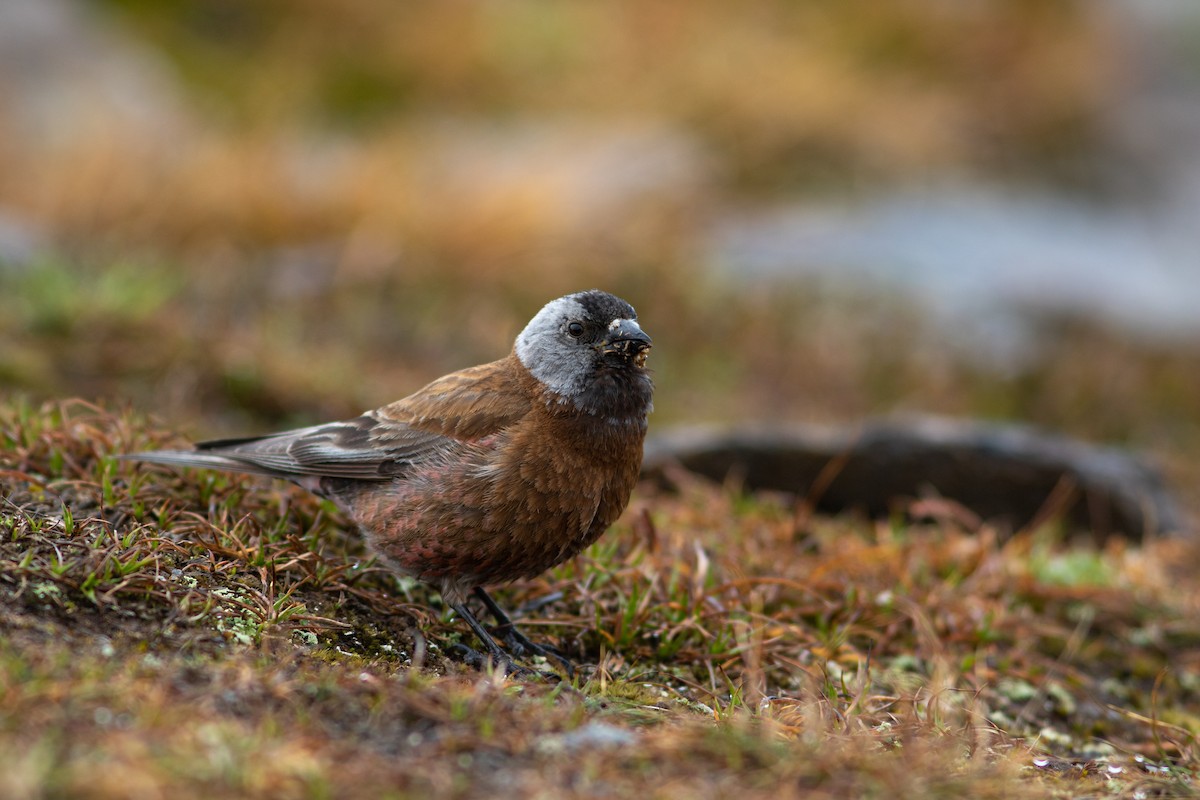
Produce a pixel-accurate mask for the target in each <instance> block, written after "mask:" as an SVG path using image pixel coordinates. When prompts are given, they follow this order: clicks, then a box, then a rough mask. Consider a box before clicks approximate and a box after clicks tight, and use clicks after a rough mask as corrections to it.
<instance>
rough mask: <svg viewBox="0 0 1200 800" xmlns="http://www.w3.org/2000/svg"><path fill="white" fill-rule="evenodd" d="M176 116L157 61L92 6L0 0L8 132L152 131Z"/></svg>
mask: <svg viewBox="0 0 1200 800" xmlns="http://www.w3.org/2000/svg"><path fill="white" fill-rule="evenodd" d="M184 120H185V112H184V110H183V105H182V103H181V102H180V101H179V98H178V95H177V92H176V89H175V86H174V84H173V81H172V80H171V76H170V73H169V70H168V69H167V67H166V65H165V64H164V63H163V62H162V60H161V59H159V58H157V57H156V56H155V55H154V53H153V52H152V51H150V50H148V49H147V48H145V47H144V46H142V45H140V44H139V43H138V42H137V41H136V40H135V39H134V38H133V37H131V36H125V35H123V34H122V33H121V32H120V31H119V30H118V29H117V28H116V27H114V26H113V25H111V24H109V23H108V20H106V19H105V18H104V17H103V16H102V15H101V14H99V13H98V12H97V11H96V9H95V8H93V7H92V6H89V5H88V4H85V3H81V2H73V0H36V2H30V0H0V121H2V122H3V123H4V127H5V128H6V129H7V130H6V134H7V135H8V136H10V137H13V136H15V137H17V138H18V139H20V140H21V142H22V143H35V144H49V145H53V144H56V143H58V142H60V141H63V140H67V139H71V138H73V137H78V136H86V135H91V134H93V133H94V132H96V131H104V132H109V131H113V130H120V131H123V132H126V133H133V132H140V133H143V134H146V135H151V136H155V137H159V136H164V135H166V134H169V133H171V132H172V131H175V130H177V129H178V128H179V126H180V125H181V124H183V122H184ZM10 144H11V142H10Z"/></svg>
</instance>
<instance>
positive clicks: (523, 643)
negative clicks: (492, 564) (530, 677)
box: [474, 586, 575, 677]
mask: <svg viewBox="0 0 1200 800" xmlns="http://www.w3.org/2000/svg"><path fill="white" fill-rule="evenodd" d="M474 593H475V596H476V597H478V598H479V600H480V602H482V603H483V605H484V608H486V609H487V610H488V613H489V614H491V615H492V619H494V620H496V631H497V632H498V633H499V634H500V638H501V639H502V640H503V641H504V643H505V644H506V645H508V649H509V650H511V651H512V652H513V655H516V656H518V657H520V656H522V655H524V654H526V653H533V654H534V655H539V656H541V657H543V658H545V659H546V660H550V659H554V660H555V661H557V662H558V663H559V664H561V665H562V667H563V669H564V670H566V673H567V675H568V676H569V677H574V676H575V667H574V665H572V664H571V661H570V660H569V659H568V658H567V657H566V656H564V655H563V654H562V653H560V652H558V651H557V650H555V649H554V648H553V647H547V646H546V645H541V644H537V643H536V642H532V641H530V640H529V638H528V637H526V636H525V634H523V633H521V631H520V629H518V628H517V626H516V625H515V624H514V623H513V621H512V620H511V619H510V618H509V616H508V614H505V613H504V609H502V608H500V606H499V605H497V604H496V601H495V600H493V599H492V597H491V595H489V594H488V593H487V592H485V591H484V590H483V587H482V586H476V587H475V592H474ZM476 624H478V623H476Z"/></svg>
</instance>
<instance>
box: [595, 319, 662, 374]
mask: <svg viewBox="0 0 1200 800" xmlns="http://www.w3.org/2000/svg"><path fill="white" fill-rule="evenodd" d="M650 344H651V343H650V337H649V336H647V335H646V332H645V331H643V330H642V329H641V327H640V326H639V325H638V324H637V322H636V321H635V320H632V319H622V320H618V321H617V325H616V326H615V327H613V328H610V329H609V331H608V334H607V335H606V336H605V337H604V339H603V340H602V341H601V342H600V350H601V352H603V353H605V354H608V353H617V354H619V355H621V356H623V357H625V358H628V359H632V360H633V362H634V363H635V364H637V365H638V366H639V367H640V366H643V365H644V364H645V363H646V355H647V353H648V351H649V350H650Z"/></svg>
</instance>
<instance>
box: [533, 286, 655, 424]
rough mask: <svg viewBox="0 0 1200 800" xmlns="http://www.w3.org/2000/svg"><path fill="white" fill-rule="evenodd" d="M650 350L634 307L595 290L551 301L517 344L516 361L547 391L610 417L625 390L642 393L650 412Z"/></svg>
mask: <svg viewBox="0 0 1200 800" xmlns="http://www.w3.org/2000/svg"><path fill="white" fill-rule="evenodd" d="M649 351H650V337H649V336H647V335H646V333H645V332H644V331H643V330H642V329H641V326H639V325H638V321H637V312H636V311H634V310H633V306H631V305H629V303H626V302H625V301H624V300H622V299H621V298H619V297H615V296H613V295H611V294H609V293H607V292H602V291H599V290H597V289H593V290H591V291H587V292H578V293H576V294H569V295H567V296H565V297H560V298H558V299H557V300H551V301H550V302H549V303H547V304H546V305H545V306H544V307H543V308H542V310H541V311H539V312H538V313H537V314H536V315H535V316H534V318H533V319H532V320H530V322H529V324H528V325H526V326H525V330H523V331H521V334H520V335H519V336H518V337H517V342H516V353H517V358H519V359H520V361H521V363H522V364H524V365H525V368H526V369H528V370H529V371H530V373H532V374H533V376H534V377H535V378H537V379H538V380H539V381H541V382H542V383H543V384H544V385H545V386H546V387H547V388H548V389H550V390H551V391H552V392H554V393H555V394H556V395H558V396H560V397H562V398H564V399H566V400H570V401H572V402H574V403H575V404H576V405H577V406H580V407H582V408H585V410H588V411H599V412H603V413H611V409H609V408H608V407H607V406H609V405H612V404H614V403H617V398H616V397H614V396H613V395H615V394H617V393H621V392H623V391H626V390H628V391H632V392H634V393H635V394H641V393H644V394H645V405H646V407H647V409H648V406H649V391H650V379H649V377H648V376H647V374H646V369H645V367H646V356H647V355H648V354H649ZM622 399H624V400H630V399H634V398H622ZM617 404H618V405H621V406H624V405H625V403H624V402H620V403H617Z"/></svg>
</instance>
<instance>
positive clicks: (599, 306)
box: [575, 289, 637, 323]
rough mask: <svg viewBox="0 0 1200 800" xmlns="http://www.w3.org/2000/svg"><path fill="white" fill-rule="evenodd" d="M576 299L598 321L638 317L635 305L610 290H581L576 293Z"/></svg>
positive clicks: (606, 321)
mask: <svg viewBox="0 0 1200 800" xmlns="http://www.w3.org/2000/svg"><path fill="white" fill-rule="evenodd" d="M575 301H576V302H577V303H579V305H581V306H583V310H584V311H585V312H586V313H587V315H588V317H589V318H590V319H594V320H597V321H598V322H604V323H608V322H612V321H613V320H614V319H637V312H636V311H634V310H633V306H631V305H629V303H626V302H625V301H624V300H622V299H621V298H619V297H615V296H613V295H611V294H609V293H608V292H602V291H600V290H598V289H593V290H592V291H590V292H580V293H579V294H577V295H575Z"/></svg>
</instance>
